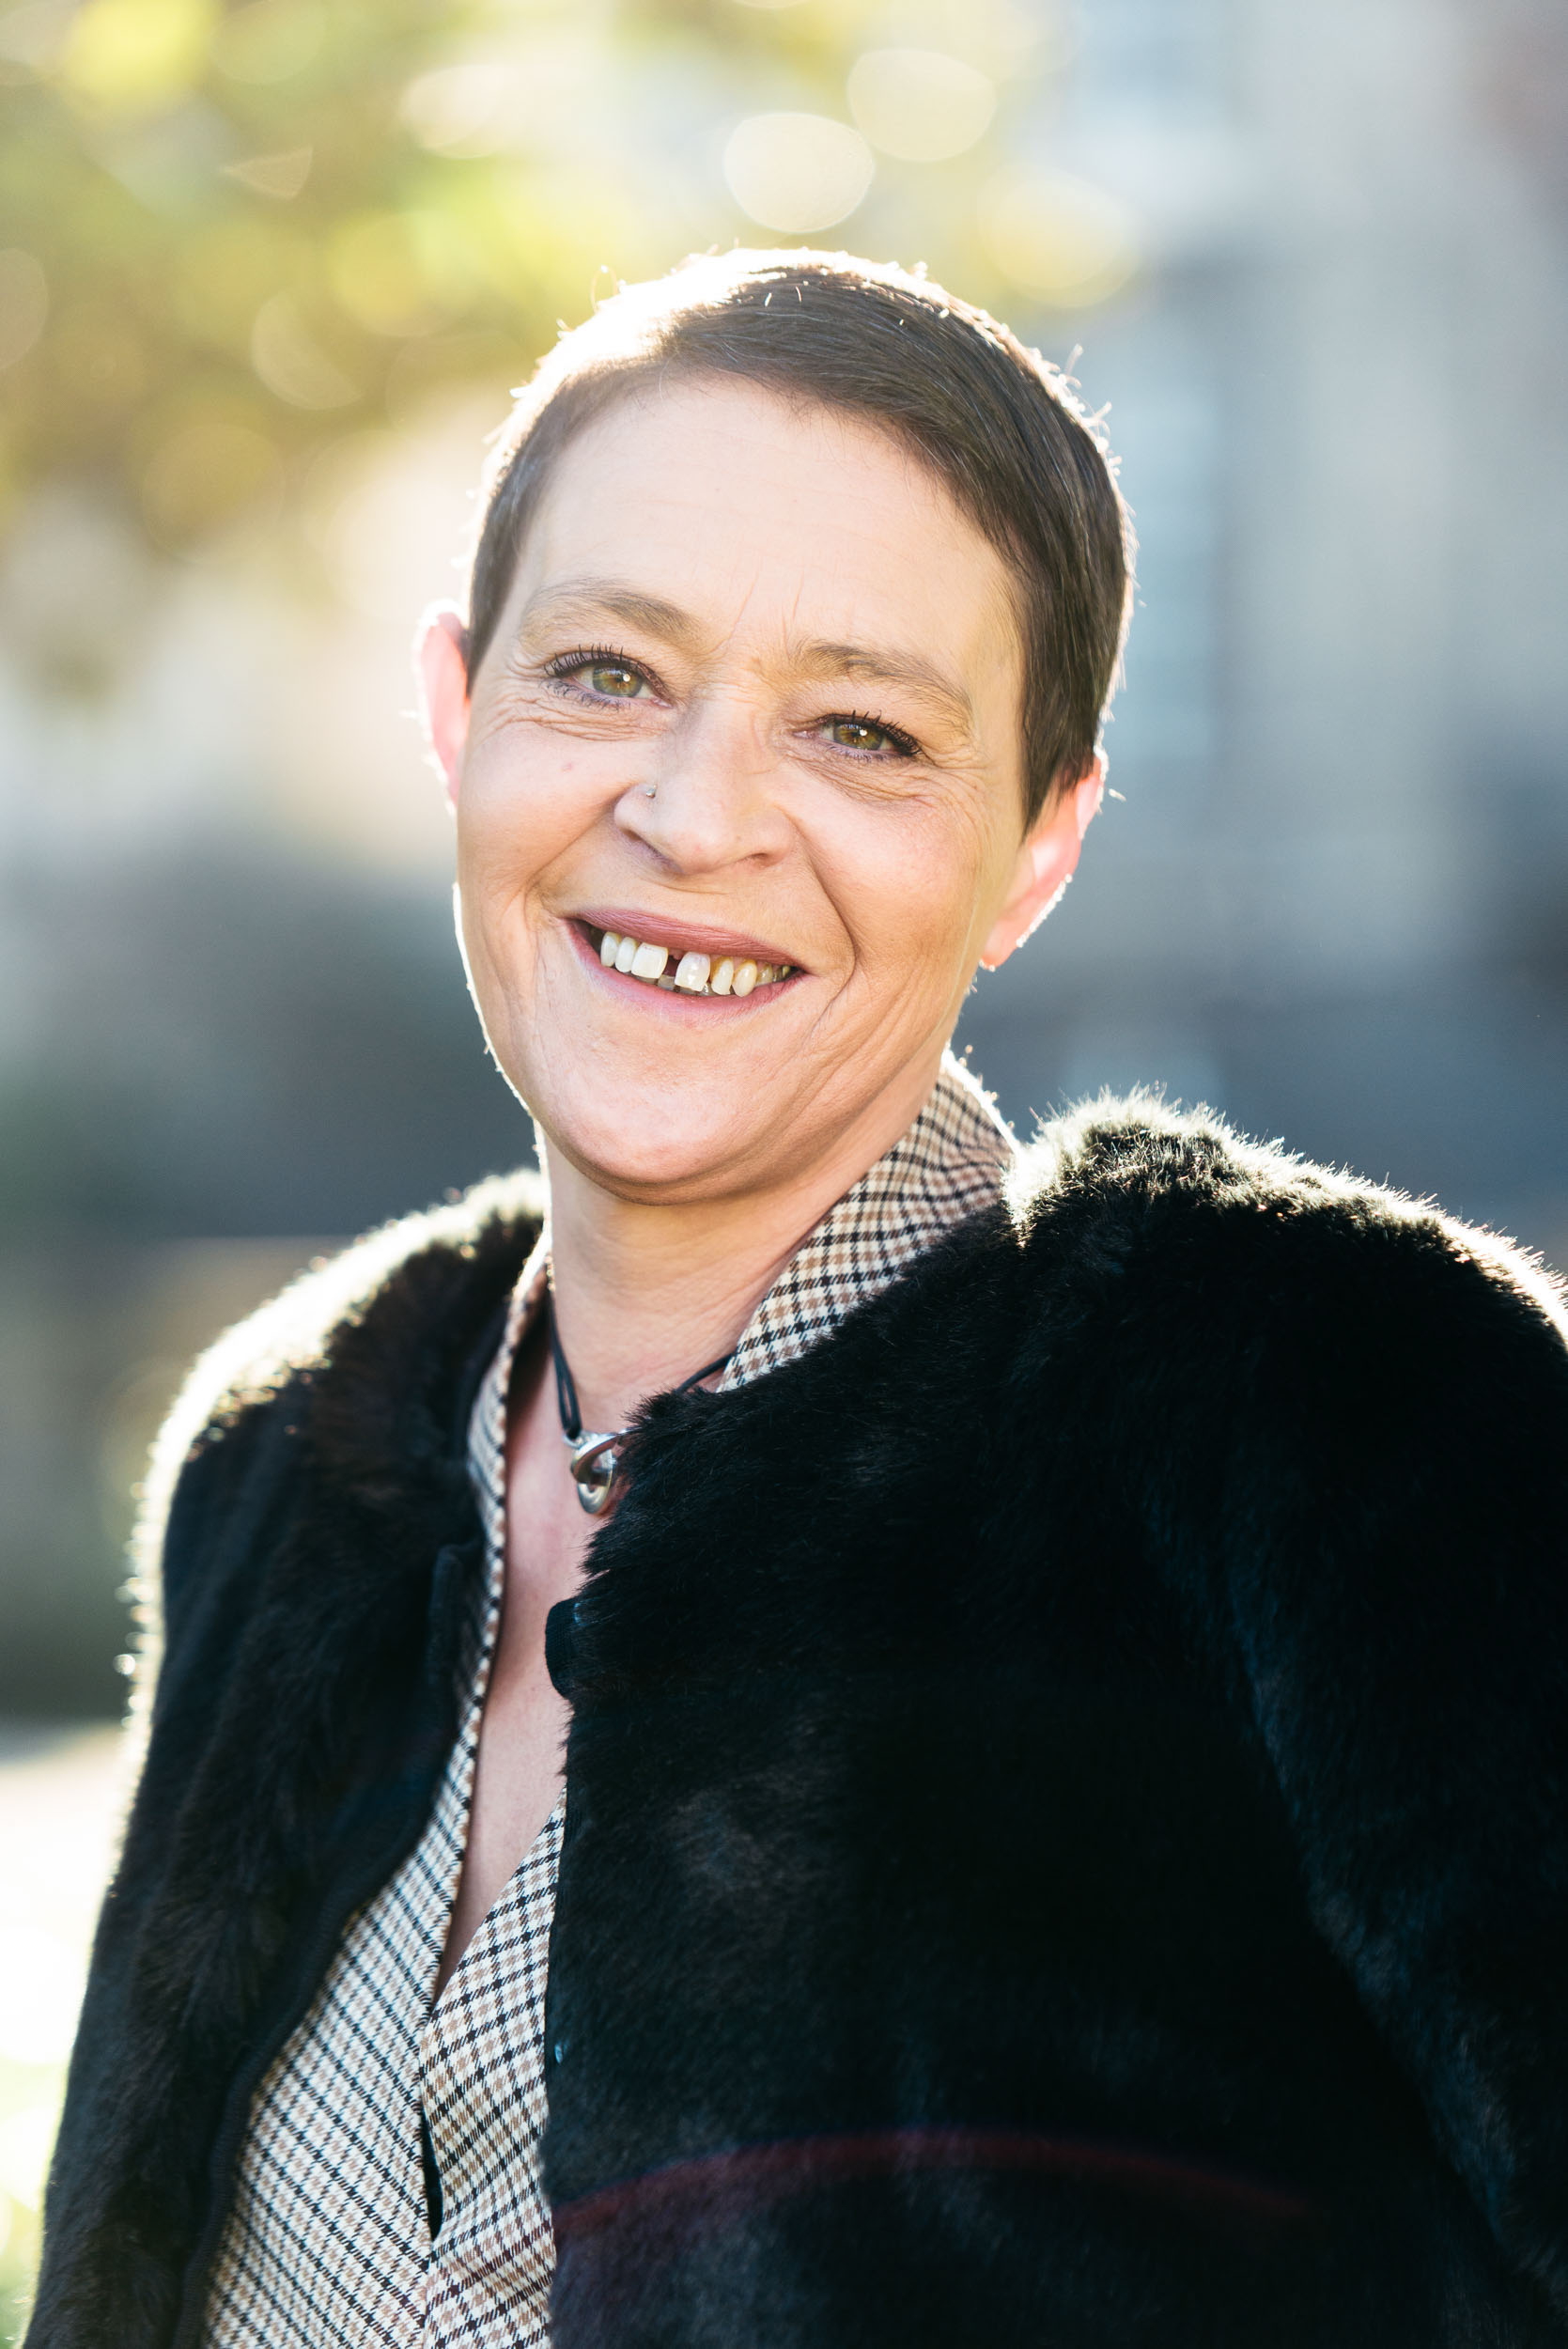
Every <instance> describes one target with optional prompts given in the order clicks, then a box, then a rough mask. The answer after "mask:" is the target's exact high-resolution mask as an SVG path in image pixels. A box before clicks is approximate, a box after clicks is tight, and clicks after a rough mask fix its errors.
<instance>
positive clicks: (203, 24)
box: [63, 0, 216, 112]
mask: <svg viewBox="0 0 1568 2349" xmlns="http://www.w3.org/2000/svg"><path fill="white" fill-rule="evenodd" d="M215 15H216V9H215V8H214V7H213V4H212V0H86V6H85V8H81V9H80V10H78V12H77V15H76V17H75V18H74V20H73V22H72V23H71V28H70V39H68V40H67V43H66V49H65V57H64V63H63V71H64V78H65V81H66V82H67V84H68V85H69V86H70V88H71V89H73V90H74V91H75V92H76V93H77V95H78V96H79V97H82V98H85V99H86V100H88V101H90V102H91V103H92V104H94V105H97V106H102V107H105V108H108V109H110V110H112V111H116V112H117V111H122V110H123V111H128V112H139V111H141V110H143V109H146V108H150V107H154V106H163V105H168V104H169V103H171V102H172V101H174V100H175V99H177V98H179V97H182V96H183V94H184V93H185V91H186V90H188V89H189V88H190V87H191V86H192V84H193V83H194V81H195V80H196V79H197V77H198V75H199V74H200V72H201V70H202V67H203V66H204V65H205V63H206V61H207V47H208V40H209V37H210V34H211V31H212V27H213V20H214V17H215Z"/></svg>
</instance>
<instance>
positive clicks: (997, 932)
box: [980, 751, 1105, 971]
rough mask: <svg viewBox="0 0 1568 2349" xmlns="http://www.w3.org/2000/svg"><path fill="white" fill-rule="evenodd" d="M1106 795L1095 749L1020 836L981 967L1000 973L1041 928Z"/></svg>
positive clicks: (1102, 758) (1070, 875)
mask: <svg viewBox="0 0 1568 2349" xmlns="http://www.w3.org/2000/svg"><path fill="white" fill-rule="evenodd" d="M1104 797H1105V753H1104V752H1103V751H1096V752H1095V753H1094V758H1093V759H1092V761H1091V762H1090V764H1089V765H1088V766H1087V767H1086V768H1085V769H1084V770H1083V772H1082V774H1081V775H1080V776H1079V779H1078V781H1077V783H1075V784H1074V785H1073V786H1071V788H1070V789H1069V790H1066V791H1061V792H1058V794H1057V795H1056V797H1055V798H1054V799H1053V800H1052V801H1051V802H1050V804H1049V805H1048V807H1046V808H1045V809H1044V810H1043V811H1042V813H1041V814H1040V815H1039V816H1038V817H1036V818H1035V820H1034V822H1033V824H1032V827H1031V828H1030V830H1029V832H1026V834H1025V835H1024V842H1023V846H1022V848H1020V849H1019V850H1018V860H1017V863H1016V864H1015V865H1014V867H1013V879H1012V882H1011V885H1010V886H1009V889H1008V892H1007V895H1006V897H1005V899H1004V900H1003V903H1002V908H1001V912H1000V913H999V914H998V915H997V918H996V920H995V921H994V922H993V923H992V925H991V929H990V934H989V936H988V937H987V938H986V943H985V945H984V946H983V947H982V949H981V954H980V961H981V967H982V969H984V970H986V971H997V970H1000V969H1001V965H1002V964H1003V963H1004V962H1005V961H1006V959H1007V957H1008V956H1009V955H1010V954H1012V952H1013V951H1014V949H1015V947H1017V946H1021V945H1022V944H1023V942H1024V940H1025V939H1026V938H1028V937H1029V936H1030V934H1031V932H1032V931H1033V930H1036V929H1038V928H1039V926H1040V924H1041V923H1042V922H1043V921H1044V920H1045V918H1046V916H1047V914H1048V912H1049V911H1050V910H1051V908H1052V906H1053V905H1055V904H1056V902H1057V900H1058V898H1059V897H1060V896H1061V894H1062V893H1063V890H1064V889H1065V888H1066V886H1067V883H1068V882H1069V881H1070V880H1071V879H1072V878H1073V872H1074V868H1075V867H1076V865H1077V863H1078V860H1079V851H1080V850H1081V848H1082V847H1083V836H1084V834H1085V832H1087V831H1088V830H1089V827H1090V825H1091V824H1092V823H1093V822H1094V818H1095V817H1096V816H1097V815H1098V814H1099V812H1100V801H1101V800H1102V799H1103V798H1104Z"/></svg>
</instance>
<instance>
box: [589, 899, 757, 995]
mask: <svg viewBox="0 0 1568 2349" xmlns="http://www.w3.org/2000/svg"><path fill="white" fill-rule="evenodd" d="M625 918H626V917H625V916H624V915H623V916H622V919H623V920H624V919H625ZM635 923H636V926H635V927H633V926H631V924H629V925H628V926H627V928H626V929H625V930H624V931H621V930H618V929H617V928H615V927H614V926H613V924H612V923H609V922H604V923H599V922H598V921H594V920H590V919H587V918H585V917H582V916H580V917H579V918H578V920H577V922H576V924H575V926H576V927H577V928H578V929H579V930H580V932H581V933H582V936H583V938H584V940H585V941H586V943H587V944H588V945H589V946H590V947H591V948H592V949H593V950H594V951H595V952H596V953H597V954H598V959H599V962H600V965H601V967H602V968H603V969H605V970H607V971H614V972H618V973H619V974H620V975H621V976H622V977H623V978H629V979H632V980H635V981H636V982H637V983H638V984H639V985H641V986H644V987H653V988H659V989H660V992H661V993H664V994H675V993H679V994H682V995H688V996H701V997H704V998H705V999H708V1000H711V999H712V998H714V997H716V996H717V997H721V998H722V997H725V996H730V997H734V998H737V999H738V1000H740V1001H742V1002H743V1001H744V1000H745V998H746V997H747V996H749V995H751V994H752V993H753V991H754V990H755V989H756V988H770V989H771V988H779V987H781V986H783V985H784V982H785V981H786V980H787V979H789V977H790V976H791V974H792V972H794V971H795V969H796V968H797V966H796V965H795V964H793V963H790V962H788V961H786V960H785V959H784V957H781V956H777V953H776V950H775V954H774V956H773V957H769V955H768V949H767V948H766V947H763V946H760V945H757V944H755V943H754V941H752V940H750V939H743V938H738V937H737V934H736V933H735V932H734V931H715V930H712V929H710V928H708V927H707V926H706V925H693V926H681V927H679V928H678V929H677V928H675V926H672V925H670V924H668V923H665V922H663V921H658V920H655V921H649V919H648V918H647V917H646V916H645V915H639V916H636V917H635ZM660 932H662V936H660V935H659V933H660Z"/></svg>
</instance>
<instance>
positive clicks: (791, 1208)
mask: <svg viewBox="0 0 1568 2349" xmlns="http://www.w3.org/2000/svg"><path fill="white" fill-rule="evenodd" d="M934 1076H935V1072H934V1071H932V1072H930V1073H929V1074H927V1075H924V1076H923V1077H922V1078H920V1079H917V1080H916V1081H914V1082H912V1083H911V1084H909V1085H908V1086H907V1087H901V1088H900V1089H899V1090H898V1092H897V1093H896V1094H894V1095H892V1096H890V1097H886V1098H885V1099H879V1100H878V1101H877V1103H876V1104H874V1105H873V1107H872V1109H871V1110H870V1112H868V1113H867V1115H866V1116H865V1117H864V1118H863V1119H862V1120H860V1121H858V1122H857V1124H856V1126H855V1128H854V1129H853V1130H852V1131H851V1132H849V1133H847V1134H846V1135H845V1136H844V1137H843V1138H842V1140H841V1141H840V1143H839V1144H838V1146H837V1147H836V1148H835V1150H834V1151H833V1152H832V1154H831V1156H830V1157H829V1158H826V1159H823V1160H822V1161H821V1162H820V1163H819V1164H818V1165H816V1166H815V1167H813V1168H811V1169H810V1170H808V1172H807V1173H806V1174H805V1175H802V1176H787V1175H786V1176H785V1177H784V1178H783V1179H782V1180H781V1181H779V1182H778V1183H776V1184H773V1185H770V1186H769V1187H768V1189H766V1190H754V1191H745V1192H741V1193H737V1194H734V1195H732V1196H729V1197H725V1198H722V1199H717V1200H711V1199H709V1200H699V1201H695V1202H681V1203H678V1204H675V1205H658V1206H650V1205H647V1204H645V1203H644V1202H641V1201H633V1200H627V1199H623V1198H619V1197H617V1196H616V1195H615V1194H614V1193H613V1192H611V1191H608V1190H604V1189H603V1188H602V1187H601V1186H600V1185H598V1183H596V1182H594V1181H593V1180H592V1179H591V1178H590V1177H589V1176H587V1175H583V1174H582V1172H581V1171H580V1170H579V1169H578V1168H576V1167H574V1166H572V1165H571V1164H570V1163H569V1162H568V1161H567V1160H566V1159H564V1158H563V1157H562V1156H561V1155H560V1154H558V1153H556V1152H554V1151H552V1150H551V1148H550V1146H549V1143H548V1142H544V1141H543V1140H541V1146H540V1155H541V1157H542V1158H543V1159H544V1162H545V1170H546V1175H547V1177H548V1179H549V1183H550V1200H551V1205H550V1226H551V1275H552V1281H553V1286H554V1294H555V1308H554V1310H555V1315H556V1323H557V1328H558V1330H559V1332H560V1338H561V1344H562V1347H563V1349H564V1351H565V1353H566V1356H567V1361H568V1362H569V1363H570V1365H571V1371H572V1377H573V1380H574V1382H575V1385H576V1388H577V1396H578V1404H579V1408H580V1409H581V1411H582V1423H583V1425H584V1426H585V1427H592V1428H604V1429H611V1428H616V1427H624V1426H625V1425H626V1423H627V1422H628V1421H629V1419H630V1418H631V1416H632V1414H633V1412H634V1411H635V1410H636V1409H637V1407H638V1405H639V1404H640V1403H642V1402H643V1400H644V1397H645V1396H647V1395H650V1394H659V1393H662V1392H665V1391H666V1390H667V1389H669V1388H671V1387H676V1386H678V1385H679V1384H680V1382H681V1380H682V1379H684V1378H689V1377H691V1374H692V1372H693V1371H696V1370H700V1369H701V1368H702V1367H703V1365H704V1363H705V1362H710V1361H715V1360H717V1359H718V1358H719V1357H720V1356H721V1355H723V1354H725V1353H727V1352H729V1351H730V1349H731V1348H732V1347H733V1346H735V1345H736V1343H737V1340H738V1339H739V1337H740V1334H741V1332H742V1330H744V1329H745V1327H746V1324H747V1323H748V1322H749V1321H750V1319H751V1318H752V1315H753V1313H754V1312H755V1311H756V1308H757V1306H758V1305H759V1304H760V1303H761V1301H762V1299H764V1297H766V1296H767V1294H768V1290H769V1289H770V1288H771V1287H772V1285H773V1283H774V1282H775V1281H776V1280H777V1279H778V1277H779V1274H780V1273H781V1272H782V1271H783V1270H784V1267H785V1265H786V1264H787V1263H788V1262H789V1259H790V1258H791V1256H792V1255H793V1254H794V1253H795V1252H796V1250H797V1249H798V1248H799V1246H800V1242H801V1241H802V1240H803V1239H804V1238H805V1237H806V1235H807V1233H808V1232H810V1231H811V1230H812V1229H813V1228H814V1227H815V1225H816V1224H817V1223H819V1222H820V1221H821V1220H822V1218H823V1216H825V1215H826V1214H827V1212H828V1210H829V1208H830V1207H831V1206H833V1204H834V1203H835V1201H837V1200H839V1199H841V1198H842V1197H843V1196H844V1194H845V1192H846V1190H850V1189H851V1188H852V1186H853V1185H854V1184H855V1183H856V1182H858V1181H859V1179H860V1177H861V1176H862V1175H863V1174H864V1173H865V1172H866V1170H867V1168H868V1167H871V1166H873V1165H875V1164H876V1162H877V1159H879V1158H880V1157H881V1156H882V1155H883V1153H884V1151H886V1150H889V1149H891V1148H892V1146H893V1143H895V1142H896V1141H897V1140H898V1138H899V1136H900V1135H901V1134H903V1133H904V1132H906V1131H907V1130H908V1127H909V1125H910V1124H911V1123H912V1121H913V1119H914V1118H915V1117H916V1116H917V1115H918V1113H919V1112H920V1109H921V1107H922V1105H923V1103H924V1099H925V1097H926V1095H927V1093H928V1092H929V1090H930V1085H931V1082H932V1081H934Z"/></svg>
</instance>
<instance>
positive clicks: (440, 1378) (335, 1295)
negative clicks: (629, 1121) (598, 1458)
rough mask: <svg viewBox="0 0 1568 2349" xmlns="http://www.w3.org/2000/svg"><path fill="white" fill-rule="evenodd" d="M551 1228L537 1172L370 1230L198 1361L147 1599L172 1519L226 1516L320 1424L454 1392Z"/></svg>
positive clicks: (155, 1531)
mask: <svg viewBox="0 0 1568 2349" xmlns="http://www.w3.org/2000/svg"><path fill="white" fill-rule="evenodd" d="M542 1219H543V1192H542V1188H541V1186H540V1183H539V1179H538V1177H537V1175H535V1174H534V1173H533V1172H532V1170H528V1171H524V1172H521V1173H518V1174H513V1175H501V1176H494V1177H491V1178H490V1179H489V1180H488V1181H485V1182H482V1183H479V1184H477V1185H475V1186H474V1188H473V1189H472V1190H468V1191H466V1192H464V1193H463V1194H462V1195H461V1196H460V1197H457V1198H453V1199H449V1200H447V1201H445V1202H443V1203H442V1205H441V1206H436V1207H432V1208H428V1209H427V1210H425V1211H424V1212H422V1213H420V1214H416V1215H410V1216H405V1217H402V1218H400V1219H399V1220H398V1221H396V1222H392V1223H389V1224H385V1225H383V1226H381V1227H380V1229H378V1230H376V1231H372V1232H369V1233H367V1234H365V1236H364V1237H361V1238H359V1239H357V1240H355V1241H353V1242H352V1243H351V1244H350V1245H349V1247H347V1248H345V1249H343V1250H342V1251H341V1252H339V1253H337V1254H336V1255H334V1256H330V1257H326V1258H322V1259H318V1261H317V1262H316V1263H315V1264H313V1265H312V1266H310V1267H309V1268H308V1269H307V1270H305V1271H303V1272H302V1273H301V1274H300V1275H299V1276H298V1278H297V1279H295V1280H294V1281H292V1282H290V1283H289V1284H288V1285H287V1287H286V1288H285V1289H283V1290H282V1291H281V1292H280V1293H279V1294H278V1295H277V1296H276V1297H274V1298H272V1299H269V1301H268V1302H267V1303H266V1304H264V1305H262V1306H260V1307H259V1308H258V1309H257V1310H256V1312H255V1313H252V1314H251V1315H248V1316H247V1317H246V1318H245V1319H244V1320H242V1321H241V1322H238V1323H236V1324H235V1326H234V1327H233V1328H232V1329H229V1330H225V1332H224V1333H223V1335H222V1336H221V1337H219V1338H218V1339H217V1340H216V1341H215V1342H214V1344H213V1345H211V1346H209V1347H208V1349H207V1351H206V1352H205V1353H204V1354H203V1355H202V1356H201V1357H200V1358H199V1359H198V1361H196V1362H195V1364H194V1367H193V1369H192V1370H191V1372H190V1375H189V1377H187V1379H186V1381H185V1384H184V1387H183V1388H182V1390H181V1392H180V1393H179V1398H178V1399H177V1401H176V1403H175V1404H174V1407H173V1408H172V1409H171V1410H170V1412H169V1415H168V1417H167V1419H166V1420H165V1422H164V1423H163V1429H162V1431H161V1433H160V1435H159V1438H158V1440H157V1443H156V1444H155V1446H154V1448H153V1453H152V1457H151V1460H150V1463H149V1467H148V1473H147V1479H146V1483H145V1486H144V1488H143V1501H142V1508H141V1513H140V1519H139V1523H138V1527H137V1532H136V1534H135V1537H134V1564H135V1566H136V1568H137V1572H138V1579H139V1581H140V1583H141V1586H142V1590H143V1592H144V1595H145V1596H146V1600H147V1603H150V1601H151V1597H152V1594H153V1592H154V1590H155V1588H156V1586H157V1584H158V1582H159V1581H160V1580H161V1579H163V1580H165V1581H166V1577H165V1574H164V1569H165V1568H166V1567H167V1566H168V1565H169V1564H170V1563H172V1562H171V1561H170V1560H169V1559H168V1557H167V1556H166V1551H167V1549H168V1548H169V1547H170V1545H169V1543H168V1540H167V1536H168V1532H169V1528H170V1525H171V1521H172V1520H175V1519H179V1518H194V1517H203V1518H210V1517H211V1515H212V1513H213V1512H214V1511H216V1512H218V1513H219V1514H221V1513H222V1510H223V1508H224V1506H225V1497H226V1495H227V1494H228V1493H229V1492H230V1490H231V1489H232V1488H233V1487H234V1486H237V1485H238V1484H239V1483H241V1481H242V1480H243V1479H245V1478H246V1477H247V1476H249V1475H251V1474H253V1473H255V1472H256V1468H255V1464H256V1461H257V1460H258V1458H260V1457H261V1456H262V1455H266V1454H267V1453H268V1452H269V1449H270V1448H271V1450H272V1451H276V1452H277V1453H278V1455H279V1465H278V1472H279V1473H280V1474H284V1475H287V1473H289V1472H290V1470H289V1467H288V1465H287V1461H286V1460H285V1457H284V1451H285V1449H286V1447H284V1446H283V1445H282V1444H281V1443H280V1440H279V1439H283V1438H287V1439H298V1438H299V1436H300V1434H301V1431H302V1429H304V1428H306V1427H308V1425H309V1423H311V1422H312V1421H313V1420H319V1419H321V1418H323V1417H328V1418H330V1421H331V1423H332V1425H333V1427H334V1428H335V1429H336V1430H337V1431H339V1433H341V1431H342V1429H343V1428H344V1427H345V1426H346V1425H349V1424H350V1423H353V1422H355V1421H356V1420H357V1421H360V1422H363V1423H365V1426H366V1427H373V1426H374V1425H377V1424H380V1423H384V1421H385V1420H386V1419H387V1416H388V1413H389V1410H390V1408H391V1407H392V1404H393V1400H394V1398H396V1401H397V1403H398V1406H399V1407H400V1408H401V1407H402V1406H404V1405H405V1403H406V1401H407V1399H408V1398H409V1397H410V1396H411V1394H412V1393H415V1392H418V1391H421V1390H427V1389H433V1388H435V1387H437V1386H440V1385H442V1384H446V1385H451V1384H454V1383H455V1380H456V1377H457V1376H458V1372H459V1370H460V1367H461V1365H462V1364H463V1363H464V1361H466V1360H467V1357H468V1356H469V1355H470V1353H471V1352H472V1351H473V1349H474V1346H475V1345H476V1344H477V1343H478V1342H479V1341H480V1340H481V1339H482V1337H483V1333H484V1330H485V1329H486V1327H487V1326H488V1324H489V1322H490V1321H491V1320H492V1319H493V1318H494V1317H495V1315H496V1314H497V1312H498V1310H499V1308H500V1306H501V1304H502V1302H503V1300H504V1299H505V1296H506V1295H507V1293H508V1291H509V1289H510V1287H511V1284H512V1283H513V1282H514V1281H515V1279H516V1277H517V1274H518V1271H519V1270H520V1268H521V1266H522V1264H523V1262H524V1261H525V1260H526V1257H527V1255H528V1252H529V1251H530V1249H531V1248H532V1246H533V1244H534V1241H535V1240H536V1237H538V1232H539V1229H540V1225H541V1222H542Z"/></svg>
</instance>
